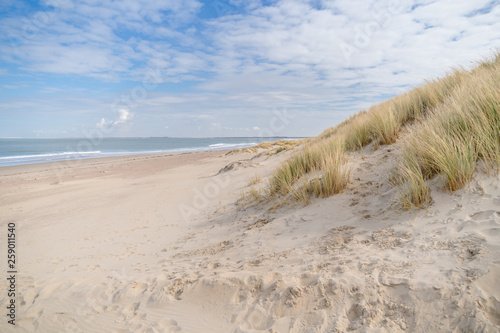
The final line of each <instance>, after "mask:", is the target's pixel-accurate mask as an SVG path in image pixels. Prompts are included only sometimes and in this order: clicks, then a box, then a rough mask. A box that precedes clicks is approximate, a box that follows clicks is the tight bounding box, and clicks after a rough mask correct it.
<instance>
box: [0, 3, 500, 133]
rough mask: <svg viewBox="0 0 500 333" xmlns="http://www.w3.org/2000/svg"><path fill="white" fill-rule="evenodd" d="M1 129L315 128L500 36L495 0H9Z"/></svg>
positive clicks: (1, 12) (0, 12) (479, 54)
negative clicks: (102, 0) (103, 0)
mask: <svg viewBox="0 0 500 333" xmlns="http://www.w3.org/2000/svg"><path fill="white" fill-rule="evenodd" d="M0 32H1V34H0V50H1V51H0V137H83V136H86V135H89V133H94V134H96V133H98V134H99V133H102V134H104V135H106V136H144V137H148V136H173V137H182V136H190V137H204V136H259V135H264V134H266V135H269V134H272V135H275V136H314V135H317V134H319V133H320V132H321V131H322V130H324V129H325V128H327V127H329V126H333V125H335V124H337V123H339V122H340V121H342V120H343V119H345V118H346V117H348V116H349V115H350V114H352V113H354V112H356V111H359V110H361V109H365V108H368V107H369V106H370V105H372V104H374V103H377V102H379V101H382V100H384V99H386V98H388V97H391V96H394V95H397V94H399V93H402V92H404V91H406V90H408V89H410V88H411V87H414V86H417V85H419V84H421V83H423V82H424V80H426V79H432V78H436V77H438V76H442V75H444V74H445V73H446V72H447V71H448V70H450V69H451V68H453V67H458V66H463V67H466V68H468V67H470V66H472V65H474V63H475V62H476V61H478V60H481V59H482V58H484V57H488V56H491V55H492V54H493V52H494V51H495V50H497V49H499V48H500V1H499V0H496V1H491V0H474V1H470V0H440V1H433V0H422V1H420V0H419V1H399V0H378V1H375V0H373V1H372V0H339V1H332V0H268V1H264V0H245V1H244V0H214V1H212V0H205V1H200V0H166V1H144V0H123V1H105V2H101V1H96V0H82V1H73V0H44V1H14V0H0Z"/></svg>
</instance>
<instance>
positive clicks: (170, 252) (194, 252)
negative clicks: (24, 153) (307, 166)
mask: <svg viewBox="0 0 500 333" xmlns="http://www.w3.org/2000/svg"><path fill="white" fill-rule="evenodd" d="M372 148H373V147H366V148H365V150H364V151H363V152H360V153H356V154H353V155H352V159H351V162H350V163H351V165H352V167H353V174H352V179H353V181H352V183H351V184H349V186H348V187H347V190H346V191H344V192H343V193H341V194H339V195H335V196H333V197H330V198H328V199H316V200H314V201H313V203H312V204H310V205H308V206H305V207H304V206H302V205H301V204H299V203H293V202H292V204H290V205H283V206H281V207H278V206H274V207H273V206H272V205H271V203H261V204H248V203H245V202H244V201H243V200H240V198H241V193H242V190H243V191H245V190H248V184H249V182H250V180H251V179H252V177H254V176H255V175H258V176H259V177H260V178H262V181H261V182H260V183H257V184H256V185H255V186H257V187H259V186H264V185H265V184H264V182H265V179H266V177H269V176H270V175H271V173H272V171H273V170H274V168H275V167H276V166H277V165H278V164H279V163H280V162H281V161H283V160H285V159H286V158H287V157H288V156H289V154H290V152H287V151H284V152H281V153H279V154H277V155H268V154H267V152H268V151H269V150H261V151H260V153H237V154H227V155H225V154H223V153H221V152H202V153H189V154H178V155H171V156H160V155H156V156H141V157H126V158H112V159H101V160H86V161H81V162H79V163H78V164H77V165H72V166H71V165H70V166H67V165H62V164H61V163H53V164H46V165H33V166H23V167H8V168H2V169H0V200H1V202H2V216H1V221H0V225H1V227H2V232H1V233H0V234H1V237H2V239H5V237H6V235H5V232H4V230H5V229H6V225H7V223H9V222H15V223H16V225H17V230H18V231H17V236H18V244H17V247H18V250H19V264H18V266H19V267H18V269H19V273H18V281H17V282H18V286H17V288H18V290H19V294H18V296H19V297H18V298H17V302H18V304H19V308H18V309H17V320H16V323H17V325H16V329H15V330H13V329H12V327H11V325H8V324H7V323H6V320H2V322H0V328H1V331H2V332H4V331H5V332H11V331H12V332H14V331H15V332H349V331H352V332H401V331H408V332H498V331H499V330H500V285H499V283H498V281H500V178H499V177H498V176H496V175H487V174H483V173H478V174H477V175H476V176H475V177H474V179H473V181H472V183H471V184H470V185H469V186H468V187H467V188H465V189H463V190H459V191H456V192H454V193H453V194H450V193H449V192H447V191H446V190H444V189H443V188H441V187H440V186H441V185H439V184H440V183H439V182H437V181H436V182H435V184H434V185H433V187H432V193H433V199H434V203H433V205H432V206H431V207H429V208H428V209H426V210H418V211H410V212H407V211H402V210H400V209H399V208H398V205H397V203H396V202H395V200H396V199H397V193H396V192H395V190H394V189H393V188H392V187H391V186H390V185H389V182H388V177H389V174H390V170H391V168H392V167H393V165H394V163H395V162H394V155H395V154H394V150H395V149H397V145H396V147H393V146H382V148H381V149H378V150H373V149H372ZM2 242H3V240H2ZM5 264H6V262H5V260H3V261H2V265H5ZM2 269H3V270H4V271H6V269H5V266H2ZM2 288H3V291H2V292H1V294H0V300H1V302H2V304H5V302H7V294H6V287H5V286H2Z"/></svg>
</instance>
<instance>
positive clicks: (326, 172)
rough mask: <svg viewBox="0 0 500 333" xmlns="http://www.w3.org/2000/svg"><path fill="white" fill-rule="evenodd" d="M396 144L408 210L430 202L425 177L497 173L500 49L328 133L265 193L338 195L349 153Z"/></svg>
mask: <svg viewBox="0 0 500 333" xmlns="http://www.w3.org/2000/svg"><path fill="white" fill-rule="evenodd" d="M410 124H411V125H412V126H411V129H408V130H406V131H405V132H404V133H405V135H404V137H403V138H401V136H402V129H403V128H407V127H408V125H410ZM395 142H398V143H400V144H401V146H402V149H401V154H400V156H399V162H398V165H397V167H396V170H395V177H393V185H394V186H396V187H397V189H398V192H399V198H400V203H401V205H402V207H403V208H405V209H410V208H415V207H416V208H419V207H425V206H427V205H429V204H430V203H431V202H432V198H431V193H430V188H429V185H428V181H429V180H430V179H431V178H433V177H435V176H439V177H440V178H441V179H443V186H444V187H445V188H447V189H448V190H450V191H455V190H458V189H460V188H463V187H464V186H466V185H467V184H468V183H469V182H470V180H471V179H472V177H473V174H474V172H475V171H476V169H477V166H478V161H479V160H481V161H483V165H485V171H486V172H496V173H498V172H499V168H500V53H498V54H496V56H495V57H494V58H493V59H491V60H485V61H483V62H481V63H479V64H478V66H477V67H476V68H474V69H472V70H470V71H468V70H464V69H457V70H454V71H453V72H452V73H451V74H449V75H448V76H446V77H444V78H441V79H438V80H434V81H430V82H427V83H426V84H424V85H422V86H420V87H417V88H415V89H413V90H411V91H409V92H407V93H404V94H402V95H399V96H396V97H394V98H391V99H389V100H387V101H385V102H383V103H381V104H378V105H375V106H372V107H371V108H370V109H369V110H368V111H364V110H363V111H361V112H359V113H357V114H355V115H353V116H351V117H350V118H349V119H347V120H345V121H344V122H342V123H340V124H339V125H337V126H336V127H332V128H329V129H327V130H325V131H324V132H323V133H321V134H320V135H319V136H318V137H317V138H315V139H313V140H309V142H308V143H305V144H304V146H303V149H302V150H301V151H299V152H298V153H296V154H295V155H294V156H292V157H291V158H290V159H288V160H287V161H285V162H284V163H283V164H282V165H281V166H280V167H279V168H278V169H277V170H276V171H275V173H274V175H273V176H272V178H271V180H270V182H269V186H268V194H269V196H270V197H273V196H287V195H291V196H292V197H294V198H295V199H296V200H299V201H302V202H304V203H308V202H309V201H310V197H312V196H315V197H328V196H331V195H334V194H337V193H339V192H341V191H342V190H343V189H344V188H345V187H347V185H348V183H349V177H350V170H349V168H348V165H347V164H346V162H347V160H348V157H347V156H348V153H349V152H352V151H356V150H359V149H361V148H363V147H364V146H366V145H368V144H369V143H374V147H377V146H378V145H387V144H393V143H395Z"/></svg>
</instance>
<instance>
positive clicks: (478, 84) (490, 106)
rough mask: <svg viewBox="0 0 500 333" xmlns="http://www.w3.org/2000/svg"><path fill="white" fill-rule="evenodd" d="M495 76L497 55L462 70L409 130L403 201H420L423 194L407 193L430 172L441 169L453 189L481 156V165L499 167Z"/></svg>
mask: <svg viewBox="0 0 500 333" xmlns="http://www.w3.org/2000/svg"><path fill="white" fill-rule="evenodd" d="M499 82H500V55H499V56H497V57H496V59H495V60H494V61H493V62H492V63H490V65H489V66H482V67H481V66H480V67H478V68H476V69H475V70H473V71H471V75H468V76H466V75H463V76H462V81H461V83H460V85H459V86H456V87H455V90H454V91H453V92H452V93H451V94H450V95H449V97H448V98H447V99H446V100H445V101H444V102H443V103H442V104H440V105H438V106H436V107H435V108H434V109H433V110H432V112H429V113H428V115H427V117H426V118H425V119H424V120H423V121H422V123H420V124H418V125H417V126H416V127H415V128H414V129H413V130H412V131H411V133H410V135H409V136H408V138H407V139H406V140H405V141H404V143H403V153H402V156H401V163H400V165H399V167H398V170H399V173H400V182H399V186H400V188H402V189H403V190H401V191H400V193H401V200H402V201H403V202H404V204H403V207H410V206H415V207H419V206H420V205H421V203H422V198H420V197H419V196H418V195H417V196H415V195H408V193H419V192H420V191H421V188H422V186H423V185H422V184H424V183H425V182H426V180H428V179H430V178H432V177H434V176H435V175H438V174H439V175H442V178H443V179H444V186H445V187H446V188H447V189H448V190H449V191H456V190H458V189H460V188H463V187H464V186H465V185H467V184H468V183H469V182H470V180H471V179H472V177H473V174H474V171H475V170H476V167H477V162H478V160H480V159H481V160H483V161H484V164H485V165H486V171H492V170H494V171H495V172H497V173H498V171H499V166H500V112H499V111H500V85H499ZM425 196H428V194H425ZM426 200H427V201H428V198H427V199H425V200H424V201H426Z"/></svg>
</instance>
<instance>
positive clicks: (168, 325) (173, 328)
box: [158, 318, 182, 333]
mask: <svg viewBox="0 0 500 333" xmlns="http://www.w3.org/2000/svg"><path fill="white" fill-rule="evenodd" d="M158 326H159V327H160V328H162V329H165V332H168V333H174V332H182V328H180V327H179V325H178V324H177V322H176V321H175V320H173V319H172V318H165V319H163V320H161V321H160V322H158Z"/></svg>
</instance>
